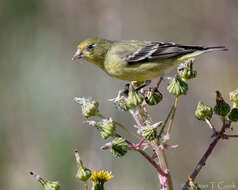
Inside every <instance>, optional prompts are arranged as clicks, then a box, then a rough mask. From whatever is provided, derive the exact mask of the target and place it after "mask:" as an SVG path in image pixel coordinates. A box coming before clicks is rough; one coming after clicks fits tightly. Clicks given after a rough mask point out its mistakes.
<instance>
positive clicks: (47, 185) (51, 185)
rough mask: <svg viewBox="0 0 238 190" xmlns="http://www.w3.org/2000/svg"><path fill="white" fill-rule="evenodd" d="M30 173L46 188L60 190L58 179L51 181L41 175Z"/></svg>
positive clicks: (46, 189)
mask: <svg viewBox="0 0 238 190" xmlns="http://www.w3.org/2000/svg"><path fill="white" fill-rule="evenodd" d="M30 174H31V175H32V176H33V177H34V178H35V179H36V180H38V181H39V182H40V183H41V185H42V186H43V187H44V189H45V190H60V184H59V182H58V181H49V180H46V179H43V178H41V177H40V176H39V175H37V174H34V173H33V172H30Z"/></svg>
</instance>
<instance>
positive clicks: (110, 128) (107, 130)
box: [96, 118, 116, 139]
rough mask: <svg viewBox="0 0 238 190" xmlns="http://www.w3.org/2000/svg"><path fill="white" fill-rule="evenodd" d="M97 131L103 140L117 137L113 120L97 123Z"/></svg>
mask: <svg viewBox="0 0 238 190" xmlns="http://www.w3.org/2000/svg"><path fill="white" fill-rule="evenodd" d="M96 127H97V129H98V130H99V131H100V134H101V136H102V138H104V139H107V138H108V137H113V136H115V135H116V132H115V123H114V122H113V120H112V119H111V118H109V119H103V120H102V121H101V122H97V123H96Z"/></svg>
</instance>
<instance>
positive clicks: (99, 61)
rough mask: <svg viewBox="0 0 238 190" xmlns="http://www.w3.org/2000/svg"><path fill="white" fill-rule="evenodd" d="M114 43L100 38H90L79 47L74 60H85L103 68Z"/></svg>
mask: <svg viewBox="0 0 238 190" xmlns="http://www.w3.org/2000/svg"><path fill="white" fill-rule="evenodd" d="M111 44H112V41H109V40H105V39H100V38H88V39H86V40H84V41H82V42H81V43H80V44H79V45H78V46H77V50H76V52H75V54H74V56H73V58H72V60H77V59H80V58H82V59H85V60H87V61H88V62H91V63H94V64H96V65H98V66H99V67H101V68H103V67H104V66H103V65H104V59H105V56H106V53H107V51H108V50H109V49H110V47H111Z"/></svg>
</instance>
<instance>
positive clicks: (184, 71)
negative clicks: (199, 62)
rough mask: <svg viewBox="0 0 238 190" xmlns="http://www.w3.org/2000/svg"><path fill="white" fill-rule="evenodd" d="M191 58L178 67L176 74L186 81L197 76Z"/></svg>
mask: <svg viewBox="0 0 238 190" xmlns="http://www.w3.org/2000/svg"><path fill="white" fill-rule="evenodd" d="M193 63H194V62H193V60H188V61H186V62H185V63H184V64H181V65H180V66H179V67H178V74H179V75H180V77H181V78H182V79H183V80H184V81H185V82H186V81H187V80H189V79H193V78H195V77H196V76H197V71H195V70H193Z"/></svg>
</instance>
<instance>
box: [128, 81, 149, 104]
mask: <svg viewBox="0 0 238 190" xmlns="http://www.w3.org/2000/svg"><path fill="white" fill-rule="evenodd" d="M144 99H145V97H144V95H143V94H141V93H140V92H138V91H137V90H135V89H134V87H133V86H132V85H130V86H129V94H128V98H127V101H126V103H127V106H128V107H129V108H130V109H134V108H136V107H137V106H139V105H140V104H141V103H142V102H143V100H144Z"/></svg>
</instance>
